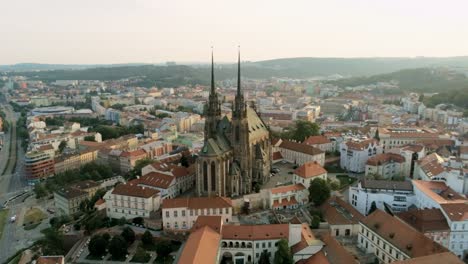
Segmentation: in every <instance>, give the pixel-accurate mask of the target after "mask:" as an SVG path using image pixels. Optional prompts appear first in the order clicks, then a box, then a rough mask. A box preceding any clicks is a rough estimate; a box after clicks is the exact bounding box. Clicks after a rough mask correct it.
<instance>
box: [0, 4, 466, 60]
mask: <svg viewBox="0 0 468 264" xmlns="http://www.w3.org/2000/svg"><path fill="white" fill-rule="evenodd" d="M467 12H468V1H467V0H459V1H457V0H439V1H435V0H304V1H302V0H288V1H285V0H265V1H260V0H232V1H227V0H212V1H211V0H0V64H12V63H19V62H38V63H69V64H71V63H127V62H149V63H156V62H165V61H168V60H170V61H208V59H209V54H210V47H211V46H214V49H215V59H216V60H217V61H234V60H235V57H236V49H237V45H241V50H242V55H243V59H244V60H252V61H254V60H263V59H271V58H281V57H299V56H311V57H375V56H379V57H384V56H391V57H395V56H459V55H468V13H467Z"/></svg>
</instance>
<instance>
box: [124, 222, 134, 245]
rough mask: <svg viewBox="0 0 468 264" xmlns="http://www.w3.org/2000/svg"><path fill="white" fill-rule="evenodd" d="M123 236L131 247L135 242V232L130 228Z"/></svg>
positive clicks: (127, 228) (126, 228)
mask: <svg viewBox="0 0 468 264" xmlns="http://www.w3.org/2000/svg"><path fill="white" fill-rule="evenodd" d="M121 236H122V237H123V238H124V239H125V241H127V243H128V244H129V245H131V244H132V243H133V242H135V232H134V231H133V229H131V228H130V227H128V226H127V227H125V228H124V229H123V231H122V234H121Z"/></svg>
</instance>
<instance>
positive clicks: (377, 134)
mask: <svg viewBox="0 0 468 264" xmlns="http://www.w3.org/2000/svg"><path fill="white" fill-rule="evenodd" d="M374 138H375V139H377V140H378V141H380V135H379V129H377V130H376V131H375V135H374Z"/></svg>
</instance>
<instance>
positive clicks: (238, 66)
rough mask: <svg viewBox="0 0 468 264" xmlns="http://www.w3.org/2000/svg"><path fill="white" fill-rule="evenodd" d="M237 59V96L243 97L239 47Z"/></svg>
mask: <svg viewBox="0 0 468 264" xmlns="http://www.w3.org/2000/svg"><path fill="white" fill-rule="evenodd" d="M237 52H238V55H237V56H238V58H237V96H241V69H240V46H238V51H237Z"/></svg>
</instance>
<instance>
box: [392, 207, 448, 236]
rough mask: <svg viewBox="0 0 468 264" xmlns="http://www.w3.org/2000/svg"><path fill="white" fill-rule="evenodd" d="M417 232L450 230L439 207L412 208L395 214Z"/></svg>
mask: <svg viewBox="0 0 468 264" xmlns="http://www.w3.org/2000/svg"><path fill="white" fill-rule="evenodd" d="M395 216H396V217H398V218H400V219H401V220H403V221H404V222H406V223H407V224H408V225H410V226H412V227H413V228H415V229H416V230H418V231H419V232H422V233H425V232H434V231H450V227H449V226H448V224H447V219H445V216H444V214H442V212H441V211H440V209H435V208H432V209H412V210H408V211H406V212H400V213H397V214H395Z"/></svg>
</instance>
